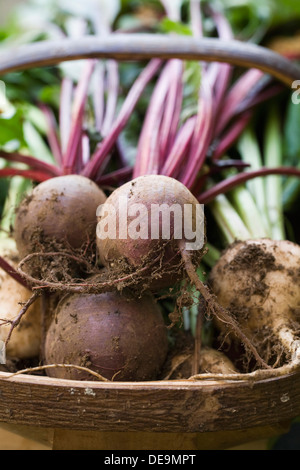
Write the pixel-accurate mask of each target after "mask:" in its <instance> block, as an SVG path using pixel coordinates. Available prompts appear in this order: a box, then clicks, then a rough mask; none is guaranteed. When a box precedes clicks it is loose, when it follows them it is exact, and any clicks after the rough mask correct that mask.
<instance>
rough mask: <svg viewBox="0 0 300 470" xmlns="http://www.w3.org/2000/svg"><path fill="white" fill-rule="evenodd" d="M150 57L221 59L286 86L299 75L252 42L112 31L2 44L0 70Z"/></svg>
mask: <svg viewBox="0 0 300 470" xmlns="http://www.w3.org/2000/svg"><path fill="white" fill-rule="evenodd" d="M154 57H156V58H160V59H170V58H178V59H182V60H203V61H207V62H226V63H229V64H232V65H235V66H241V67H246V68H257V69H260V70H262V71H263V72H265V73H268V74H270V75H272V76H273V77H275V78H276V79H278V80H279V81H281V82H283V83H284V84H285V85H287V86H289V87H291V86H292V83H293V82H294V81H295V80H300V67H298V66H297V65H296V64H294V63H293V62H291V61H290V60H288V59H286V58H285V57H283V56H281V55H280V54H277V53H275V52H273V51H271V50H269V49H267V48H265V47H262V46H257V45H255V44H249V43H244V42H241V41H237V40H232V41H223V40H220V39H217V38H204V39H203V38H201V39H198V38H193V37H188V36H180V37H174V36H172V37H169V36H166V35H161V34H118V33H116V34H111V35H108V36H106V37H97V36H87V37H84V38H80V39H64V40H60V41H41V42H37V43H33V44H28V45H24V46H18V47H13V48H7V49H6V50H4V51H2V53H1V55H0V74H4V73H7V72H13V71H17V70H22V69H26V68H29V67H37V66H46V65H54V64H56V63H58V62H62V61H70V60H77V59H85V58H102V59H104V58H111V59H116V60H144V59H150V58H154Z"/></svg>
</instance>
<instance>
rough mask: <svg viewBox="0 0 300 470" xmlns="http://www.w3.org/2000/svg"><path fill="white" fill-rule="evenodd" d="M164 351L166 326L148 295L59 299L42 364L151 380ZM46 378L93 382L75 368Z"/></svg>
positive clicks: (120, 378) (59, 370) (57, 370)
mask: <svg viewBox="0 0 300 470" xmlns="http://www.w3.org/2000/svg"><path fill="white" fill-rule="evenodd" d="M167 352H168V338H167V328H166V326H165V323H164V319H163V316H162V313H161V310H160V307H159V305H158V304H157V303H156V302H155V300H154V298H153V297H152V296H150V295H145V296H143V297H142V298H140V299H132V298H131V299H130V300H129V299H127V298H125V297H124V296H122V295H121V294H120V293H118V292H110V293H104V294H92V295H91V294H84V295H81V294H75V295H68V296H67V297H64V298H63V299H62V301H61V302H60V303H59V305H58V307H57V311H56V314H55V317H54V319H53V321H52V324H51V325H50V327H49V330H48V332H47V337H46V342H45V358H46V364H72V365H76V366H82V367H86V368H88V369H91V370H93V371H95V372H97V373H99V374H101V375H102V376H103V377H105V378H107V379H109V380H111V379H114V380H115V381H144V380H153V379H156V378H157V376H158V374H159V372H160V370H161V368H162V366H163V364H164V362H165V359H166V355H167ZM47 373H48V375H50V376H51V377H56V378H63V379H72V380H93V376H92V375H91V374H90V373H89V372H84V371H79V370H78V369H76V368H49V369H48V371H47Z"/></svg>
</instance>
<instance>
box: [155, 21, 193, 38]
mask: <svg viewBox="0 0 300 470" xmlns="http://www.w3.org/2000/svg"><path fill="white" fill-rule="evenodd" d="M159 29H160V31H161V32H162V33H176V34H179V35H181V36H192V34H193V33H192V31H191V28H190V27H189V26H187V25H185V24H183V23H178V22H176V21H172V20H170V19H169V18H163V20H162V21H161V23H160V26H159Z"/></svg>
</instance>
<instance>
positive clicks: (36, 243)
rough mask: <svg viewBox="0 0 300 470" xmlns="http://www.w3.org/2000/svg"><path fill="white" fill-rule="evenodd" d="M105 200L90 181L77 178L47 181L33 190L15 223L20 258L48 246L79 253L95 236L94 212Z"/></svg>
mask: <svg viewBox="0 0 300 470" xmlns="http://www.w3.org/2000/svg"><path fill="white" fill-rule="evenodd" d="M105 199H106V196H105V194H104V193H103V191H102V190H101V189H100V188H99V187H98V186H97V185H96V184H95V183H94V182H93V181H91V180H90V179H88V178H85V177H84V176H79V175H67V176H58V177H56V178H51V179H49V180H47V181H45V182H43V183H41V184H39V185H38V186H36V187H35V188H34V190H33V191H32V193H31V194H29V195H28V196H27V197H26V198H25V199H24V200H23V202H22V203H21V204H20V206H19V208H18V210H17V214H16V220H15V233H14V237H15V240H16V244H17V248H18V251H19V253H20V256H21V257H24V256H26V255H28V254H29V253H33V252H36V251H41V247H45V246H47V244H48V243H49V242H52V241H53V242H55V243H57V244H60V245H61V244H63V245H65V246H70V247H71V248H73V249H79V248H81V247H82V246H83V245H84V244H86V243H87V242H88V241H89V240H94V238H95V233H96V223H97V221H96V211H97V207H98V205H99V204H101V203H103V202H104V201H105Z"/></svg>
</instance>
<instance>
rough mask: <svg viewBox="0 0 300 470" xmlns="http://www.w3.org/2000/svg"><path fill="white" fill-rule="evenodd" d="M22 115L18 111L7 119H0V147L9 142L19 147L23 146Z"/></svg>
mask: <svg viewBox="0 0 300 470" xmlns="http://www.w3.org/2000/svg"><path fill="white" fill-rule="evenodd" d="M22 126H23V114H22V112H21V111H20V110H18V111H16V113H15V114H14V115H13V116H12V117H10V118H9V119H5V118H0V146H2V147H3V146H5V145H6V144H7V143H9V142H11V141H16V142H18V144H19V146H21V145H23V144H24V134H23V127H22Z"/></svg>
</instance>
